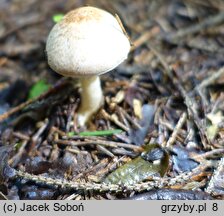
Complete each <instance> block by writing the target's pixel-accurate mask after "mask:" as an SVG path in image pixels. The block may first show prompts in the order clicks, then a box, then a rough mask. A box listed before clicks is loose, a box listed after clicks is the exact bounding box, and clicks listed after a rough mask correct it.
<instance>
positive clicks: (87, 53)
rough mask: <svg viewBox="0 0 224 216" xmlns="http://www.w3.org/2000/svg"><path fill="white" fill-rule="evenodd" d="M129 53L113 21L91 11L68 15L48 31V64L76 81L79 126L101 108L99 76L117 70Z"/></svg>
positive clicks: (104, 15)
mask: <svg viewBox="0 0 224 216" xmlns="http://www.w3.org/2000/svg"><path fill="white" fill-rule="evenodd" d="M129 50H130V42H129V39H128V38H127V36H126V34H125V33H124V32H123V29H122V27H121V26H120V24H119V22H118V21H117V19H116V18H115V17H114V16H113V15H111V14H110V13H108V12H106V11H104V10H101V9H98V8H95V7H90V6H86V7H81V8H78V9H75V10H73V11H71V12H69V13H68V14H67V15H65V16H64V17H63V19H62V20H61V21H60V22H59V23H57V24H56V25H55V26H54V27H53V29H52V30H51V32H50V34H49V36H48V39H47V44H46V51H47V57H48V64H49V65H50V67H51V68H52V69H53V70H54V71H56V72H57V73H59V74H61V75H63V76H68V77H79V78H80V82H81V90H82V91H81V106H80V107H79V110H78V123H79V125H80V126H83V125H85V123H86V122H87V121H88V120H89V118H90V117H91V116H92V114H93V113H95V112H96V111H97V110H98V109H99V108H100V106H101V105H102V102H103V93H102V89H101V85H100V79H99V75H100V74H104V73H106V72H108V71H111V70H112V69H114V68H115V67H117V66H118V65H119V64H120V63H121V62H123V61H124V60H125V59H126V58H127V55H128V53H129Z"/></svg>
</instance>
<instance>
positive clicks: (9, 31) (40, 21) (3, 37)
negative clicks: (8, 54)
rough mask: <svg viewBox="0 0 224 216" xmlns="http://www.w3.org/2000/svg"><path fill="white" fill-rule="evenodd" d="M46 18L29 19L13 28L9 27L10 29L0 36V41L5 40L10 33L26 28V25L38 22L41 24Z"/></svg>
mask: <svg viewBox="0 0 224 216" xmlns="http://www.w3.org/2000/svg"><path fill="white" fill-rule="evenodd" d="M44 20H45V19H44V18H42V19H39V20H36V19H35V20H32V21H29V22H27V23H24V24H22V25H20V26H16V27H14V28H12V29H9V30H8V31H6V32H5V33H4V34H3V35H1V36H0V41H2V40H4V39H5V38H6V37H8V36H9V35H11V34H13V33H15V32H17V31H18V30H20V29H23V28H26V27H29V26H32V25H37V24H40V23H42V22H43V21H44Z"/></svg>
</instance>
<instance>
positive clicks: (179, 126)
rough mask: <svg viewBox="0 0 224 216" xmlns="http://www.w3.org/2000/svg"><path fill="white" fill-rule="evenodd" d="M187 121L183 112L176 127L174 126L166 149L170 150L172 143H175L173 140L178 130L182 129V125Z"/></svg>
mask: <svg viewBox="0 0 224 216" xmlns="http://www.w3.org/2000/svg"><path fill="white" fill-rule="evenodd" d="M186 119H187V113H186V112H184V113H183V114H182V115H181V117H180V118H179V121H178V122H177V125H176V126H175V128H174V130H173V133H172V134H171V136H170V138H169V140H168V141H167V143H166V146H167V148H171V146H172V145H173V143H174V142H175V139H176V137H177V135H178V133H179V131H180V129H181V128H182V126H183V124H184V123H185V121H186Z"/></svg>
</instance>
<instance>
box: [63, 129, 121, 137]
mask: <svg viewBox="0 0 224 216" xmlns="http://www.w3.org/2000/svg"><path fill="white" fill-rule="evenodd" d="M122 132H123V131H122V130H119V129H117V130H102V131H84V132H80V133H75V132H69V133H67V135H68V136H75V135H79V136H111V135H114V134H119V133H122Z"/></svg>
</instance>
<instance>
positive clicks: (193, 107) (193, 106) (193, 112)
mask: <svg viewBox="0 0 224 216" xmlns="http://www.w3.org/2000/svg"><path fill="white" fill-rule="evenodd" d="M148 46H149V48H150V49H151V50H152V52H153V53H154V54H155V55H156V56H157V57H158V59H159V60H160V62H161V64H162V66H163V67H164V69H165V71H164V73H165V74H166V75H167V76H168V77H169V78H170V80H171V81H172V82H173V84H174V85H175V86H176V87H177V89H178V90H179V92H180V93H181V96H182V98H183V99H184V102H185V104H186V106H187V108H188V112H189V115H190V116H192V117H193V120H194V122H195V124H196V126H197V128H198V130H199V132H200V137H201V141H202V144H203V146H204V147H205V148H207V146H209V145H208V144H209V143H210V142H209V139H208V137H207V134H206V133H205V131H206V130H203V128H204V127H203V125H202V123H201V121H200V118H199V116H198V112H197V103H196V102H195V100H194V99H193V98H190V97H189V96H188V93H187V92H186V90H185V89H184V88H183V85H182V83H181V82H180V81H179V80H178V79H177V78H176V77H175V76H174V75H176V74H175V71H174V69H171V68H170V67H169V65H168V64H167V63H166V61H165V59H164V58H163V56H162V55H161V54H160V53H159V52H158V51H157V50H156V49H155V48H154V47H153V46H152V45H151V44H149V43H148Z"/></svg>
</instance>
